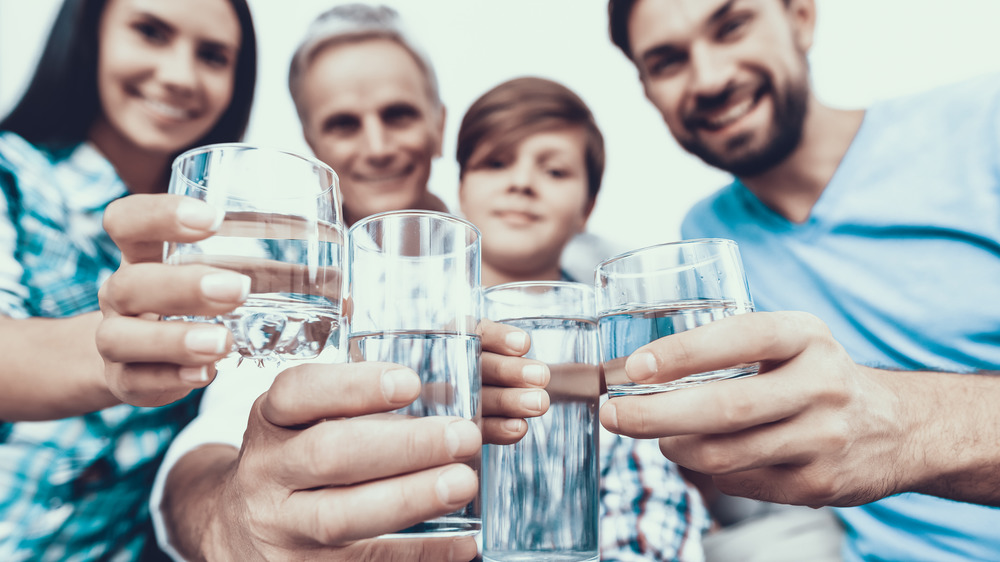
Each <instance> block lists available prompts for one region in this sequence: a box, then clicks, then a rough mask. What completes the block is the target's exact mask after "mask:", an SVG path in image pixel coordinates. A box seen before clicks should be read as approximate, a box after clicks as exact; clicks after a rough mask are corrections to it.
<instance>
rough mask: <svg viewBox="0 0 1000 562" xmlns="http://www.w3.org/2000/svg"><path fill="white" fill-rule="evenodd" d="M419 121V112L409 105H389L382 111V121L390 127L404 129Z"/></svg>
mask: <svg viewBox="0 0 1000 562" xmlns="http://www.w3.org/2000/svg"><path fill="white" fill-rule="evenodd" d="M418 119H420V111H419V110H418V109H417V108H416V107H414V106H412V105H409V104H402V103H401V104H395V105H390V106H389V107H387V108H385V109H384V110H383V111H382V121H383V122H385V124H386V125H389V126H391V127H406V126H408V125H410V124H411V123H413V122H414V121H417V120H418Z"/></svg>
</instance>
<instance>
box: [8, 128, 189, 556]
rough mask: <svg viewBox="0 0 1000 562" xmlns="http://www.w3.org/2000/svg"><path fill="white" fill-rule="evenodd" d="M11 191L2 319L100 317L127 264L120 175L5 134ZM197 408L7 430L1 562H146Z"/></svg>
mask: <svg viewBox="0 0 1000 562" xmlns="http://www.w3.org/2000/svg"><path fill="white" fill-rule="evenodd" d="M0 188H2V190H3V192H4V195H5V197H0V314H4V315H6V316H8V317H11V318H28V317H46V318H60V317H66V316H72V315H74V314H80V313H85V312H90V311H94V310H97V309H98V301H97V292H98V288H99V287H100V285H101V283H102V282H103V281H104V280H105V279H107V278H108V276H109V275H111V273H112V272H114V271H115V269H117V267H118V264H119V261H120V259H121V255H120V252H119V251H118V249H117V248H116V247H115V245H114V243H113V242H112V241H111V239H110V237H108V235H107V233H106V232H104V230H103V227H102V222H101V221H102V218H103V214H104V209H105V208H106V207H107V205H108V203H110V202H111V201H113V200H115V199H117V198H119V197H121V196H123V195H125V194H126V190H125V186H124V185H123V184H122V182H121V180H120V179H119V178H118V176H117V175H116V173H115V171H114V168H113V167H112V166H111V164H110V163H109V162H108V161H107V160H106V159H104V157H103V156H101V155H100V154H99V153H98V152H97V151H96V150H95V149H94V148H93V147H92V146H90V145H88V144H82V145H79V146H78V147H76V148H75V149H73V150H71V151H67V153H65V154H62V155H58V156H55V155H52V154H49V153H45V152H41V151H39V150H38V149H36V148H35V147H33V146H32V145H30V144H29V143H27V142H25V141H24V140H23V139H22V138H21V137H19V136H17V135H14V134H12V133H0ZM53 344H55V345H58V342H53ZM196 403H197V396H191V397H189V398H187V399H185V400H183V401H181V402H178V403H176V404H174V405H171V406H168V407H164V408H136V407H133V406H128V405H119V406H114V407H111V408H107V409H105V410H102V411H99V412H94V413H91V414H87V415H84V416H79V417H74V418H67V419H61V420H55V421H46V422H16V423H9V422H0V560H4V561H19V560H60V561H76V560H95V559H101V560H130V559H136V558H138V557H139V553H140V552H141V550H142V549H143V547H144V544H145V541H146V538H147V536H149V533H150V527H149V513H148V506H147V501H146V500H147V497H148V494H149V489H150V487H151V485H152V481H153V477H154V475H155V472H156V468H157V465H158V464H159V461H160V459H161V458H162V455H163V453H164V452H165V450H166V447H167V445H168V444H169V443H170V440H171V439H172V438H173V436H174V435H175V434H176V433H177V432H178V431H179V430H180V428H181V427H182V426H183V425H184V424H185V423H187V422H188V421H189V420H190V419H191V418H192V417H193V416H194V413H195V409H196Z"/></svg>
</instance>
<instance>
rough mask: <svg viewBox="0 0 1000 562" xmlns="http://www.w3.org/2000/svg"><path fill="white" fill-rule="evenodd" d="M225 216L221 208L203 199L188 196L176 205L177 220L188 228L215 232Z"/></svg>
mask: <svg viewBox="0 0 1000 562" xmlns="http://www.w3.org/2000/svg"><path fill="white" fill-rule="evenodd" d="M225 217H226V212H225V211H224V210H223V209H217V208H215V207H213V206H212V205H209V204H208V203H205V202H204V201H199V200H197V199H193V198H188V199H184V200H183V201H181V202H180V204H178V205H177V220H178V221H180V223H181V224H182V225H184V226H186V227H188V228H193V229H195V230H208V231H211V232H215V231H216V230H218V229H219V226H221V225H222V220H223V219H224V218H225Z"/></svg>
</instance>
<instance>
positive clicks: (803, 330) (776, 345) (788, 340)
mask: <svg viewBox="0 0 1000 562" xmlns="http://www.w3.org/2000/svg"><path fill="white" fill-rule="evenodd" d="M824 335H825V336H827V337H828V336H829V330H828V329H827V328H826V326H825V325H824V324H823V323H822V322H820V321H819V320H818V319H817V318H816V317H814V316H812V315H810V314H806V313H803V312H756V313H750V314H739V315H736V316H730V317H728V318H723V319H721V320H716V321H715V322H710V323H708V324H705V325H703V326H699V327H697V328H694V329H692V330H687V331H684V332H680V333H677V334H674V335H671V336H666V337H663V338H660V339H658V340H656V341H654V342H652V343H650V344H647V345H645V346H643V347H640V348H639V349H637V350H636V351H635V352H634V353H633V354H632V355H631V356H629V358H628V360H627V361H626V362H625V374H626V375H627V376H628V378H629V379H630V380H632V381H634V382H642V383H655V382H666V381H671V380H675V379H678V378H681V377H683V376H686V375H691V374H695V373H703V372H706V371H715V370H718V369H725V368H728V367H733V366H735V365H741V364H745V363H755V362H759V361H773V362H781V361H784V360H787V359H789V358H791V357H794V356H796V355H798V354H799V353H801V352H802V351H803V350H804V349H805V348H806V347H807V346H808V345H809V344H810V343H811V342H813V341H816V340H818V339H820V338H822V337H824Z"/></svg>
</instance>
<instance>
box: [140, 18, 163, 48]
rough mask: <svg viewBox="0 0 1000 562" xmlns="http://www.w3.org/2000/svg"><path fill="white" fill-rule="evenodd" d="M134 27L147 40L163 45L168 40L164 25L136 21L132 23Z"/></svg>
mask: <svg viewBox="0 0 1000 562" xmlns="http://www.w3.org/2000/svg"><path fill="white" fill-rule="evenodd" d="M132 29H134V30H135V31H136V33H138V34H139V35H141V36H142V37H143V39H145V40H146V41H147V42H149V43H152V44H154V45H161V44H163V43H166V42H167V39H168V37H167V32H166V30H165V29H163V27H162V26H159V25H156V24H155V23H150V22H144V21H140V22H136V23H134V24H132Z"/></svg>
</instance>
